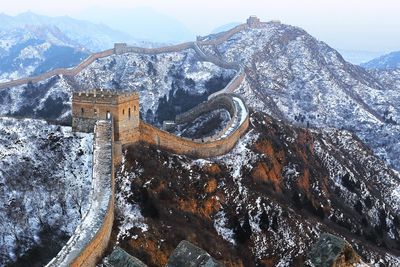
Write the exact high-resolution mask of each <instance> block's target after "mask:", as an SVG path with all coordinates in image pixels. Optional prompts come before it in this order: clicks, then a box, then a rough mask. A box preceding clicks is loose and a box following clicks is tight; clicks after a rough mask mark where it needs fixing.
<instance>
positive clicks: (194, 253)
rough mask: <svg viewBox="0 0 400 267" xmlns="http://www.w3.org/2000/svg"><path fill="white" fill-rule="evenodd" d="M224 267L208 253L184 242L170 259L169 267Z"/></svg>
mask: <svg viewBox="0 0 400 267" xmlns="http://www.w3.org/2000/svg"><path fill="white" fill-rule="evenodd" d="M182 266H185V267H223V265H222V264H220V263H219V262H217V261H216V260H214V259H213V258H212V257H211V256H210V254H208V253H207V251H205V250H203V249H201V248H199V247H197V246H195V245H193V244H192V243H190V242H188V241H186V240H183V241H181V242H180V243H179V245H178V246H177V247H176V249H175V250H174V252H173V253H172V254H171V256H170V257H169V259H168V264H167V267H182Z"/></svg>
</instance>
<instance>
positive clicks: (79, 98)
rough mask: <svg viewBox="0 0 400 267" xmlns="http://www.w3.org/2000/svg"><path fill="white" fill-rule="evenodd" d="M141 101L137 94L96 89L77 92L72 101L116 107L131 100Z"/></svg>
mask: <svg viewBox="0 0 400 267" xmlns="http://www.w3.org/2000/svg"><path fill="white" fill-rule="evenodd" d="M132 98H133V99H139V93H137V92H116V91H111V90H101V89H94V90H91V91H86V92H75V93H73V95H72V100H73V101H75V102H96V103H100V102H102V103H109V104H111V105H115V104H118V103H123V102H125V101H129V100H131V99H132Z"/></svg>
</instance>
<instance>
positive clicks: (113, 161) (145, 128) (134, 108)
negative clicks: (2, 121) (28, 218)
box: [0, 17, 264, 267]
mask: <svg viewBox="0 0 400 267" xmlns="http://www.w3.org/2000/svg"><path fill="white" fill-rule="evenodd" d="M263 25H264V23H263V22H260V21H259V19H258V18H256V17H250V18H249V19H248V20H247V23H245V24H241V25H239V26H236V27H235V28H233V29H231V30H229V31H226V32H223V33H220V34H217V35H213V36H212V37H213V38H212V39H209V38H202V37H198V38H197V41H196V42H187V43H183V44H179V45H173V46H166V47H160V48H141V47H134V46H127V45H126V44H124V43H118V44H115V46H114V49H110V50H106V51H103V52H99V53H94V54H92V55H91V56H90V57H88V58H87V59H86V60H84V61H83V62H81V63H80V64H79V65H77V66H76V67H74V68H71V69H63V68H61V69H55V70H52V71H50V72H47V73H44V74H42V75H39V76H35V77H28V78H23V79H19V80H14V81H9V82H6V83H1V84H0V89H5V88H9V87H13V86H19V85H23V84H27V83H29V82H32V83H34V82H40V81H43V80H46V79H48V78H51V77H52V76H55V75H64V76H75V75H77V74H78V73H79V72H80V71H82V70H83V69H84V68H86V67H87V66H89V65H90V64H91V63H93V62H94V61H95V60H97V59H99V58H102V57H107V56H111V55H113V54H115V55H120V54H124V53H140V54H159V53H169V52H179V51H182V50H186V49H193V50H194V51H195V52H196V54H197V55H198V57H199V58H200V59H201V60H202V61H209V62H211V63H214V64H215V65H218V66H220V67H222V68H227V69H234V70H236V71H237V73H236V75H235V77H234V78H233V79H232V80H231V82H230V83H229V84H228V85H227V86H226V87H225V88H223V89H222V90H220V91H218V92H216V93H214V94H212V95H210V96H209V98H208V100H207V101H206V102H204V103H201V104H200V105H198V106H197V107H195V108H194V109H192V110H190V111H188V112H186V113H183V114H180V115H178V116H177V117H176V122H177V123H184V122H187V121H190V120H193V119H194V118H195V117H197V116H199V115H200V114H202V113H204V112H208V111H211V110H214V109H217V108H224V109H226V110H228V111H229V113H230V115H231V119H230V121H229V122H228V123H227V125H226V126H225V127H224V128H223V129H222V130H221V131H220V132H218V133H217V134H215V135H214V136H211V137H208V138H205V139H195V140H192V139H188V138H182V137H179V136H176V135H173V134H171V133H169V132H167V131H163V130H161V129H158V128H156V127H154V126H151V125H149V124H147V123H145V122H143V121H141V120H140V119H139V97H138V95H137V94H136V93H132V94H115V93H112V92H107V91H102V90H100V91H93V92H87V93H73V104H72V115H73V130H74V131H84V132H94V138H95V140H94V145H93V146H94V147H93V149H94V153H93V157H94V160H93V162H94V163H93V177H92V190H91V194H90V200H89V201H90V203H89V209H88V211H87V213H86V214H85V215H84V216H83V218H82V220H81V222H80V224H79V226H78V227H77V229H76V231H75V232H74V234H73V235H72V236H71V238H70V239H69V241H68V242H67V244H66V245H65V246H64V247H63V248H62V250H61V251H60V252H59V253H58V255H57V256H56V257H55V258H53V259H52V260H51V261H50V262H49V263H48V265H47V266H49V267H53V266H95V265H96V263H97V262H98V261H99V260H100V259H101V257H102V256H103V254H104V252H105V250H106V248H107V246H108V243H109V240H110V235H111V230H112V226H113V220H114V195H115V177H114V175H115V174H114V168H115V166H117V165H118V164H120V162H121V159H122V150H123V147H124V146H127V145H131V144H134V143H137V142H145V143H148V144H150V145H155V146H158V147H161V148H163V149H166V150H169V151H171V152H173V153H177V154H184V155H188V156H192V157H199V158H209V157H215V156H218V155H222V154H225V153H227V152H229V151H230V150H231V149H232V148H233V147H234V146H235V144H236V143H237V142H238V140H239V138H240V137H241V136H242V135H243V134H244V133H245V132H246V130H247V128H248V126H249V111H248V109H247V106H246V105H245V101H244V100H243V99H242V98H241V97H240V96H238V95H234V94H232V93H233V92H234V90H235V89H237V88H238V87H239V86H240V85H241V84H242V82H243V81H244V80H245V76H246V75H245V72H244V69H243V67H242V66H241V65H240V64H238V63H235V62H226V61H224V60H223V59H221V58H219V57H216V56H214V55H208V54H206V53H205V52H204V51H203V50H202V49H201V46H203V45H218V44H221V43H223V42H225V41H226V40H228V39H229V38H230V37H232V36H233V35H235V34H236V33H239V32H240V31H243V30H246V29H249V28H258V27H263Z"/></svg>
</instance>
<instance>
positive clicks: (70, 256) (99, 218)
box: [47, 121, 112, 266]
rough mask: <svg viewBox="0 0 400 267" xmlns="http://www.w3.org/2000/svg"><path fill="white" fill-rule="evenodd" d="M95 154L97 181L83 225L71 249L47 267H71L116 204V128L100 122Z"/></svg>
mask: <svg viewBox="0 0 400 267" xmlns="http://www.w3.org/2000/svg"><path fill="white" fill-rule="evenodd" d="M95 135H96V136H95V141H94V150H93V179H92V190H91V193H90V205H89V210H88V212H87V213H86V214H85V215H84V217H83V219H82V222H81V224H80V225H79V226H78V227H77V228H76V230H75V233H74V235H73V236H72V237H71V238H70V240H69V241H68V243H67V245H66V246H64V248H63V249H62V250H61V251H60V252H59V253H58V255H57V256H56V257H55V258H54V259H53V260H52V261H51V262H50V263H49V264H48V265H47V266H69V265H70V264H71V262H73V260H74V259H76V257H78V256H79V254H80V253H81V251H82V249H84V248H85V247H87V245H88V244H89V243H90V242H91V241H92V239H93V238H94V237H95V236H96V234H97V232H98V231H99V229H100V228H101V226H102V225H103V221H104V218H105V216H106V214H107V211H108V207H109V205H110V201H111V200H112V125H111V122H109V121H98V122H97V124H96V128H95Z"/></svg>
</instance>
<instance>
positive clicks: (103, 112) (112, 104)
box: [72, 90, 139, 143]
mask: <svg viewBox="0 0 400 267" xmlns="http://www.w3.org/2000/svg"><path fill="white" fill-rule="evenodd" d="M111 119H113V121H114V140H115V141H121V142H122V143H124V141H126V140H130V139H132V135H135V134H137V132H138V127H139V94H138V93H136V92H134V93H118V92H112V91H103V90H93V91H90V92H85V93H73V95H72V130H73V131H77V132H93V130H94V125H95V124H96V121H97V120H111Z"/></svg>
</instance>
